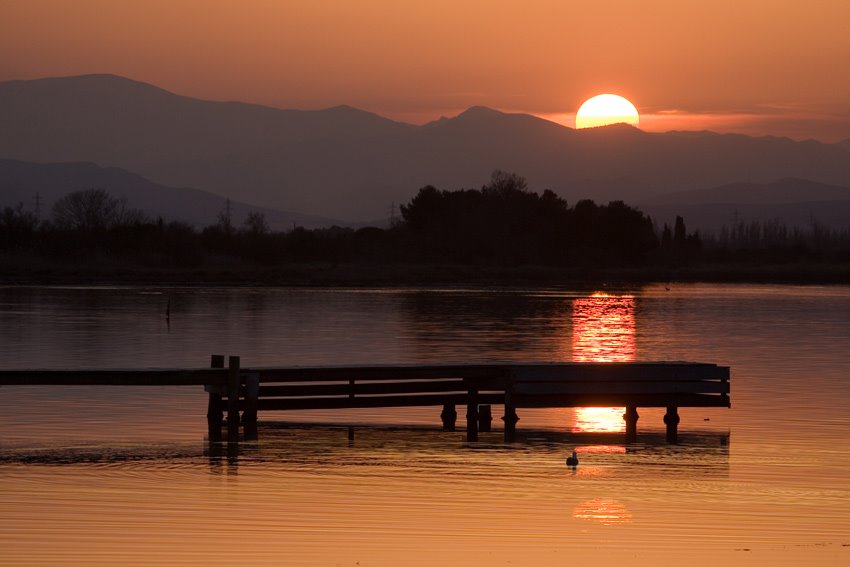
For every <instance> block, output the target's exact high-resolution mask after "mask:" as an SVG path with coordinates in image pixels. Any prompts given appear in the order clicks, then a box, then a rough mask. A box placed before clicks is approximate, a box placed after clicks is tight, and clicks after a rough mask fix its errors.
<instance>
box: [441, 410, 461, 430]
mask: <svg viewBox="0 0 850 567" xmlns="http://www.w3.org/2000/svg"><path fill="white" fill-rule="evenodd" d="M440 419H442V420H443V431H454V430H455V423H456V422H457V409H455V405H454V404H443V411H442V412H441V413H440Z"/></svg>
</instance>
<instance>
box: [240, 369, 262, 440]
mask: <svg viewBox="0 0 850 567" xmlns="http://www.w3.org/2000/svg"><path fill="white" fill-rule="evenodd" d="M259 398H260V375H259V374H258V373H256V372H251V373H250V374H246V375H245V409H244V410H243V411H242V427H243V429H244V430H245V439H250V440H253V441H256V439H257V404H258V403H259Z"/></svg>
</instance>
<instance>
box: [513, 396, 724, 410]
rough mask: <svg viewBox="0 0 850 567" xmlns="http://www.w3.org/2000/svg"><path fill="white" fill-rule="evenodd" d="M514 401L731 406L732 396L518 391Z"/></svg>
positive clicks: (530, 403)
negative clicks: (559, 393)
mask: <svg viewBox="0 0 850 567" xmlns="http://www.w3.org/2000/svg"><path fill="white" fill-rule="evenodd" d="M511 399H512V402H513V404H514V405H515V406H516V407H524V408H555V407H564V408H570V407H626V406H635V407H643V408H651V407H667V406H678V407H730V402H729V397H728V396H714V395H708V394H669V395H667V394H649V395H639V394H573V395H550V396H524V395H519V394H515V395H513V396H512V398H511Z"/></svg>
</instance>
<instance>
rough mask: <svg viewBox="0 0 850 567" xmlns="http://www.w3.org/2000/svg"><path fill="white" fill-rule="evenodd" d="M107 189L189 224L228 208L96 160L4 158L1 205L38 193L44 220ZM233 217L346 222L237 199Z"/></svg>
mask: <svg viewBox="0 0 850 567" xmlns="http://www.w3.org/2000/svg"><path fill="white" fill-rule="evenodd" d="M85 189H106V190H107V191H108V192H109V194H110V195H112V196H114V197H119V198H126V199H127V203H128V205H129V206H131V207H133V208H138V209H141V210H143V211H144V212H145V213H147V214H148V215H149V216H150V217H152V218H154V219H155V218H157V217H162V218H163V219H165V220H166V221H171V220H177V221H183V222H187V223H189V224H191V225H194V226H196V227H198V228H200V227H204V226H209V225H211V224H215V222H216V220H217V217H218V214H219V213H220V212H222V211H224V209H225V199H224V198H223V197H220V196H218V195H214V194H212V193H209V192H208V191H201V190H198V189H187V188H176V187H165V186H162V185H159V184H156V183H153V182H152V181H150V180H148V179H145V178H144V177H142V176H140V175H136V174H135V173H131V172H129V171H126V170H124V169H121V168H118V167H100V166H98V165H96V164H93V163H85V162H76V163H31V162H23V161H18V160H8V159H0V207H5V206H15V205H17V204H18V203H22V204H23V205H24V207H25V208H26V209H28V210H34V208H35V196H36V194H38V196H39V199H40V206H41V208H42V214H41V217H42V219H49V218H50V209H51V207H52V206H53V203H55V202H56V200H57V199H59V198H61V197H63V196H64V195H66V194H68V193H70V192H72V191H80V190H85ZM230 207H231V218H232V221H233V224H234V226H236V227H237V228H238V227H239V226H241V224H242V222H244V219H245V217H246V216H247V214H248V213H249V212H251V211H256V212H260V213H263V214H264V215H265V216H266V221H267V222H268V223H269V225H270V227H272V228H273V229H276V230H284V229H289V228H292V226H293V224H294V225H297V226H303V227H305V228H318V227H326V226H332V225H334V224H336V225H340V226H342V225H344V224H345V223H344V222H342V221H339V220H336V219H328V218H322V217H313V216H310V215H302V214H299V213H292V212H288V211H277V210H273V209H268V208H264V207H257V206H253V205H249V204H247V203H243V202H239V201H232V202H231V203H230Z"/></svg>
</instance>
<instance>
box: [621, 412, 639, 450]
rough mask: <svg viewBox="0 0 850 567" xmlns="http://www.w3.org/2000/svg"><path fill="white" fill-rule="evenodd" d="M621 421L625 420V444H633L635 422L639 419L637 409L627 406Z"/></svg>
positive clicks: (635, 433)
mask: <svg viewBox="0 0 850 567" xmlns="http://www.w3.org/2000/svg"><path fill="white" fill-rule="evenodd" d="M623 419H624V420H626V443H634V442H635V441H637V422H638V419H640V416H639V415H638V412H637V408H636V407H635V406H627V407H626V413H624V414H623Z"/></svg>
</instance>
